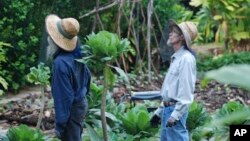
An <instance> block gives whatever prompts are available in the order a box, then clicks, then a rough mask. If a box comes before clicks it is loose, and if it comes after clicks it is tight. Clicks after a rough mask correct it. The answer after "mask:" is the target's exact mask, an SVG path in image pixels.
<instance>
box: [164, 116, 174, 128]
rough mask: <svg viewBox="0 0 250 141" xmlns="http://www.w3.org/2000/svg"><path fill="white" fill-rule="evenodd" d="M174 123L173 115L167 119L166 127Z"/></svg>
mask: <svg viewBox="0 0 250 141" xmlns="http://www.w3.org/2000/svg"><path fill="white" fill-rule="evenodd" d="M174 125H176V120H175V119H174V118H173V117H170V118H169V119H168V121H167V125H166V127H172V126H174Z"/></svg>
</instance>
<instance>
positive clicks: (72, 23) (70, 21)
mask: <svg viewBox="0 0 250 141" xmlns="http://www.w3.org/2000/svg"><path fill="white" fill-rule="evenodd" d="M61 25H62V27H63V29H64V31H65V32H67V33H68V34H69V35H70V36H72V37H74V36H76V35H77V34H78V32H79V29H80V25H79V22H78V21H77V20H76V19H74V18H65V19H62V20H61Z"/></svg>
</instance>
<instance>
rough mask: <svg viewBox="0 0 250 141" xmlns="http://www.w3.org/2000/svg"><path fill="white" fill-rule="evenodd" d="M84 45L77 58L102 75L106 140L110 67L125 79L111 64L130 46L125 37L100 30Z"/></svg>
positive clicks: (105, 135) (112, 78) (102, 105)
mask: <svg viewBox="0 0 250 141" xmlns="http://www.w3.org/2000/svg"><path fill="white" fill-rule="evenodd" d="M86 44H87V45H86V46H84V48H83V52H84V54H86V56H85V57H83V58H82V59H80V60H78V61H80V62H83V63H87V64H88V65H89V66H90V67H91V68H94V70H99V71H100V72H102V73H103V75H104V80H103V85H104V89H103V92H102V100H101V101H102V102H101V115H102V128H103V137H104V140H105V141H107V140H108V134H107V127H106V125H107V121H106V116H105V109H106V95H107V93H108V89H109V87H110V86H113V84H114V82H115V79H116V77H115V75H114V73H113V72H112V70H111V68H112V69H114V70H116V71H117V72H118V73H119V74H120V75H121V76H124V78H125V79H126V80H128V79H127V76H126V75H125V73H124V71H123V70H121V69H120V68H118V67H115V66H112V65H111V64H112V63H113V62H114V61H115V59H116V58H117V57H118V56H120V55H121V54H122V53H126V52H127V51H128V50H129V48H130V46H129V45H130V42H129V41H128V40H127V39H122V40H120V39H119V38H118V36H117V35H116V34H113V33H110V32H108V31H100V32H98V33H97V34H95V33H92V34H90V35H88V36H87V38H86Z"/></svg>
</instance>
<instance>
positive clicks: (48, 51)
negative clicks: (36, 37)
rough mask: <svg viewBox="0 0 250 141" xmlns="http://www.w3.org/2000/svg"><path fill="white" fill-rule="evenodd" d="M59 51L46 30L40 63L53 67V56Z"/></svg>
mask: <svg viewBox="0 0 250 141" xmlns="http://www.w3.org/2000/svg"><path fill="white" fill-rule="evenodd" d="M58 49H59V48H58V46H57V45H56V44H55V42H54V41H53V40H52V38H51V37H50V36H48V34H47V32H46V30H44V33H43V37H42V39H41V47H40V56H39V62H43V63H45V64H47V65H51V63H52V60H53V56H54V54H55V53H56V52H57V50H58Z"/></svg>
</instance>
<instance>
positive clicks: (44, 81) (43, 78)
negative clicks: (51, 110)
mask: <svg viewBox="0 0 250 141" xmlns="http://www.w3.org/2000/svg"><path fill="white" fill-rule="evenodd" d="M49 78H50V69H49V67H47V66H45V64H44V63H40V64H38V67H37V68H36V67H32V68H30V73H29V74H28V75H27V80H28V81H29V82H30V83H34V84H36V85H40V89H41V95H42V101H41V104H42V106H41V109H40V113H39V117H38V122H37V126H36V127H37V128H40V125H41V122H42V118H43V111H44V103H45V96H44V91H45V87H46V86H47V85H49Z"/></svg>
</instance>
